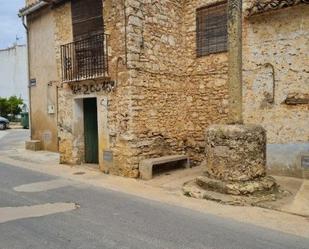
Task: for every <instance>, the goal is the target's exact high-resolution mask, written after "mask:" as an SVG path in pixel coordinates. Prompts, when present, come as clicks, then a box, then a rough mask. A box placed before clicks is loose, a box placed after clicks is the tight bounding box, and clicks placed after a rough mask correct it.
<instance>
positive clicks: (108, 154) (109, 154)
mask: <svg viewBox="0 0 309 249" xmlns="http://www.w3.org/2000/svg"><path fill="white" fill-rule="evenodd" d="M103 160H104V161H106V162H112V161H113V152H112V151H110V150H104V151H103Z"/></svg>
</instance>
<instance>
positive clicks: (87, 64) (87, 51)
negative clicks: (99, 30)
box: [61, 34, 108, 82]
mask: <svg viewBox="0 0 309 249" xmlns="http://www.w3.org/2000/svg"><path fill="white" fill-rule="evenodd" d="M61 65H62V81H64V82H70V81H81V80H87V79H94V78H99V77H105V76H107V74H108V53H107V35H106V34H98V35H93V36H90V37H88V38H86V39H83V40H78V41H74V42H71V43H68V44H65V45H62V46H61Z"/></svg>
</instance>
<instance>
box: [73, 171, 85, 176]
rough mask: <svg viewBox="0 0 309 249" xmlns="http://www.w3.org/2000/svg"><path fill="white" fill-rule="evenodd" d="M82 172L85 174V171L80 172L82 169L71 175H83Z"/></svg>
mask: <svg viewBox="0 0 309 249" xmlns="http://www.w3.org/2000/svg"><path fill="white" fill-rule="evenodd" d="M84 174H86V173H85V172H82V171H80V172H75V173H73V175H84Z"/></svg>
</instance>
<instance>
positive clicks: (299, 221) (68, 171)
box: [0, 143, 309, 238]
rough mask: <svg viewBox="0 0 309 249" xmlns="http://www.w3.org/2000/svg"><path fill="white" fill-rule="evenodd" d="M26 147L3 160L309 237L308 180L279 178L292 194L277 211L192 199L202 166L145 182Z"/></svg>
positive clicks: (0, 155)
mask: <svg viewBox="0 0 309 249" xmlns="http://www.w3.org/2000/svg"><path fill="white" fill-rule="evenodd" d="M23 146H24V144H23V143H20V144H19V145H18V146H17V145H14V147H12V148H10V149H9V150H7V151H2V152H1V153H0V161H1V162H3V163H6V164H10V165H12V166H16V167H22V168H25V169H29V170H33V171H39V172H42V173H46V174H50V175H53V176H58V177H62V178H65V179H69V180H73V181H78V182H81V183H85V184H89V185H92V186H95V187H104V188H107V189H110V190H114V191H120V192H124V193H127V194H131V195H135V196H139V197H142V198H145V199H151V200H156V201H160V202H164V203H167V204H171V205H177V206H182V207H185V208H190V209H193V210H196V211H198V212H205V213H210V214H214V215H217V216H221V217H226V218H230V219H234V220H237V221H240V222H245V223H251V224H254V225H257V226H262V227H267V228H270V229H275V230H279V231H283V232H286V233H291V234H295V235H299V236H304V237H308V238H309V194H308V193H309V181H308V180H302V179H296V178H288V177H276V179H277V181H278V183H279V184H280V185H282V186H284V188H285V189H286V190H288V191H290V192H291V193H292V195H291V196H290V197H289V198H288V199H286V200H284V201H283V200H281V201H278V202H276V203H272V204H273V205H272V206H270V207H269V208H273V209H274V210H273V209H265V208H260V207H248V206H244V207H240V206H228V205H221V204H219V203H216V202H212V201H207V200H198V199H193V198H188V197H185V196H184V195H183V194H182V191H181V186H182V184H183V183H184V182H186V181H188V180H191V179H193V178H194V177H195V176H198V175H200V174H201V172H202V169H201V168H200V167H195V168H192V169H185V170H177V171H173V172H170V173H169V174H165V175H160V176H157V177H155V178H154V179H152V180H150V181H142V180H138V179H128V178H123V177H117V176H112V175H106V174H103V173H102V172H100V171H99V170H97V169H95V168H93V167H91V166H89V165H88V166H87V165H82V166H73V167H71V166H67V165H60V164H59V163H58V159H59V155H58V154H57V153H51V152H46V151H39V152H33V151H26V150H25V149H23ZM278 210H280V212H279V211H278ZM295 214H296V215H295Z"/></svg>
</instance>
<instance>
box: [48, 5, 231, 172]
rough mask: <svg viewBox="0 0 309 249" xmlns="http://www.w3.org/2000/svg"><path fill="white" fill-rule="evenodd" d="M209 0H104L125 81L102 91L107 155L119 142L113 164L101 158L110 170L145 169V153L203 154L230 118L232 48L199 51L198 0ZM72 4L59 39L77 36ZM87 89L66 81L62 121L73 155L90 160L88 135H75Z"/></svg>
mask: <svg viewBox="0 0 309 249" xmlns="http://www.w3.org/2000/svg"><path fill="white" fill-rule="evenodd" d="M201 2H202V1H196V3H195V4H193V5H190V6H188V5H186V4H184V1H176V0H165V1H144V0H140V1H138V0H128V1H126V5H125V6H124V3H123V1H122V0H118V1H104V23H105V26H106V30H105V31H106V33H107V34H108V35H109V38H108V44H109V61H110V65H109V70H110V72H109V73H110V77H111V78H112V79H113V80H116V82H117V87H116V89H115V91H113V92H112V93H109V94H104V93H102V94H96V95H94V96H95V97H98V98H106V99H107V100H108V111H107V120H108V121H107V122H108V124H107V127H106V128H105V129H103V128H102V127H101V128H99V132H100V130H101V131H102V133H104V134H105V135H104V134H103V135H102V136H101V138H102V139H101V138H100V142H99V143H100V146H99V150H100V155H101V154H102V150H103V149H104V150H106V149H108V150H111V151H112V152H113V157H114V160H113V164H112V165H109V166H108V167H106V166H105V165H104V162H102V160H103V159H102V158H100V165H101V169H102V170H104V171H108V172H110V173H112V174H117V175H123V176H129V177H137V176H138V174H139V172H138V163H139V161H140V160H142V159H144V158H148V157H155V156H160V155H165V154H176V153H188V154H190V156H191V158H192V159H193V160H195V161H197V162H198V161H202V159H203V158H202V157H203V154H204V153H203V152H204V149H205V143H204V130H205V128H206V127H207V126H208V125H209V124H212V123H221V122H224V120H225V118H226V113H227V100H226V99H227V92H226V91H227V90H226V86H225V82H226V75H225V74H224V73H225V72H226V55H225V53H223V54H217V55H210V56H207V57H204V58H199V59H197V58H196V55H195V8H198V7H200V5H201V4H202V3H201ZM191 4H192V3H191ZM69 6H70V4H69V3H67V4H66V5H64V6H63V7H59V8H56V11H55V14H54V16H55V22H56V27H57V28H56V41H57V46H58V47H59V45H60V44H65V43H68V42H70V41H71V39H72V38H71V32H72V31H71V20H70V19H71V17H70V14H69V13H70V9H69ZM124 7H126V8H125V9H124ZM124 13H126V19H125V14H124ZM125 23H127V28H126V30H125V28H124V27H125V26H124V25H125ZM125 31H126V39H127V46H125ZM184 37H185V39H184ZM56 50H57V48H56ZM57 54H59V53H57ZM57 58H58V59H59V56H58V57H57ZM126 59H127V65H126V66H125V65H124V64H125V61H126ZM57 64H58V65H60V61H59V60H58V63H57ZM59 73H60V70H59ZM81 97H85V96H82V95H80V96H74V95H73V94H72V91H71V89H70V88H69V87H68V86H66V85H64V86H62V88H60V91H59V124H58V126H59V137H60V153H61V160H62V162H65V163H72V164H74V163H79V162H81V161H82V155H83V146H82V144H83V141H82V139H81V137H77V136H75V135H74V129H76V125H75V123H76V122H75V121H74V113H73V110H74V99H76V98H81ZM99 111H100V110H99ZM103 116H104V115H103ZM72 120H73V121H72ZM99 122H104V120H99ZM106 133H108V136H106ZM99 137H100V135H99Z"/></svg>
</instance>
